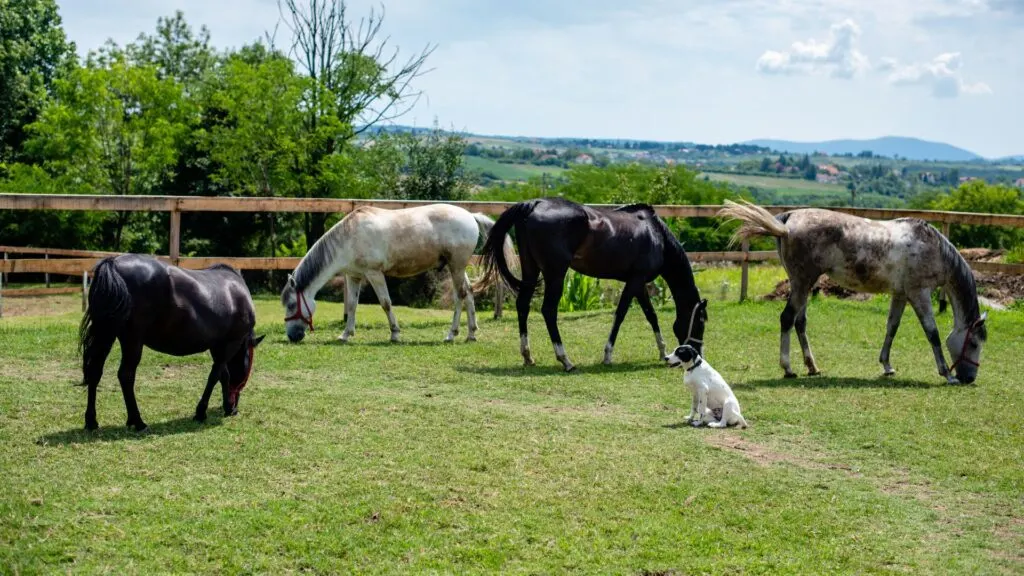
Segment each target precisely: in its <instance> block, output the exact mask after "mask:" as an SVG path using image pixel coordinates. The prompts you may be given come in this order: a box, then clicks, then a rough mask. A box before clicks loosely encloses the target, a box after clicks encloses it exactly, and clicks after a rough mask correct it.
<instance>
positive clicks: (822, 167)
mask: <svg viewBox="0 0 1024 576" xmlns="http://www.w3.org/2000/svg"><path fill="white" fill-rule="evenodd" d="M818 174H825V175H826V176H832V177H835V178H838V177H839V168H836V167H835V166H834V165H832V164H819V165H818Z"/></svg>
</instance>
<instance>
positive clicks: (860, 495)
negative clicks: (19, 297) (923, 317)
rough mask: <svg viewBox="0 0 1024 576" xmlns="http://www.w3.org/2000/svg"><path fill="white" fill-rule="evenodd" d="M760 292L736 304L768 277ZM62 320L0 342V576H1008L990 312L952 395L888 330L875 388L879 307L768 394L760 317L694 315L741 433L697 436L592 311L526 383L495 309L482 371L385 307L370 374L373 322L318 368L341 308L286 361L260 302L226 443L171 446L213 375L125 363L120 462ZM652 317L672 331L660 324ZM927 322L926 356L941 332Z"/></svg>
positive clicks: (641, 342)
mask: <svg viewBox="0 0 1024 576" xmlns="http://www.w3.org/2000/svg"><path fill="white" fill-rule="evenodd" d="M729 274H733V276H729ZM754 277H755V280H756V283H757V286H758V287H757V289H752V294H755V295H756V294H759V293H761V292H762V291H764V290H765V287H768V288H770V286H771V285H773V283H774V280H775V278H777V277H778V271H777V269H776V270H775V271H772V269H771V267H764V268H761V269H758V271H757V273H756V274H754ZM699 278H701V282H702V285H704V286H707V290H708V291H709V294H708V296H709V297H713V295H712V294H711V293H710V291H712V290H713V289H714V287H716V286H717V285H718V284H720V282H721V280H723V279H731V282H732V283H733V285H734V286H735V285H736V278H735V269H732V270H728V269H709V270H707V271H705V272H701V273H700V274H699ZM735 296H736V292H735V289H734V290H733V292H732V294H731V295H730V300H732V299H734V298H735ZM68 302H69V304H70V306H69V308H68V309H67V312H66V313H62V314H57V315H52V316H46V317H40V316H20V317H5V318H4V319H2V320H0V350H3V360H4V362H3V370H0V388H2V389H3V393H2V394H0V444H2V446H3V450H2V452H0V470H2V474H0V543H2V546H0V567H2V572H3V573H5V574H29V573H58V572H59V573H75V574H92V573H107V572H110V573H118V574H126V573H145V574H149V573H183V572H188V573H196V572H203V573H225V574H234V573H293V572H312V573H354V572H358V573H381V574H383V573H424V572H427V573H458V574H466V573H516V574H518V573H531V574H532V573H545V574H550V573H565V572H575V573H586V574H594V573H616V574H643V573H647V574H653V573H659V574H660V573H665V574H669V573H671V574H695V573H709V574H710V573H732V574H735V573H743V574H769V573H770V574H825V573H844V574H849V573H857V574H866V573H870V574H893V573H907V572H911V573H925V574H936V573H944V574H950V573H958V574H959V573H972V574H999V573H1006V574H1013V573H1016V574H1020V573H1021V571H1022V570H1024V554H1022V552H1021V551H1022V550H1024V501H1022V499H1021V495H1022V494H1024V468H1022V466H1021V462H1022V461H1024V421H1022V419H1021V418H1020V417H1019V414H1020V411H1021V408H1022V407H1024V387H1022V386H1021V383H1020V378H1019V372H1018V370H1019V365H1018V364H1017V362H1019V361H1020V352H1019V350H1020V348H1019V343H1020V342H1021V341H1022V338H1024V314H1022V313H1020V312H990V313H989V323H990V324H989V335H990V342H989V344H988V346H986V348H985V351H984V356H983V362H982V367H981V372H980V378H979V380H978V382H977V383H976V385H973V386H947V385H945V384H944V383H943V381H942V379H941V378H939V376H938V375H937V374H936V373H935V367H934V363H933V360H932V355H931V352H930V350H929V348H928V345H927V343H926V341H925V338H924V336H923V334H922V332H921V330H920V327H919V326H918V324H917V322H916V319H914V317H913V314H911V313H910V312H908V313H907V315H906V316H905V319H904V323H903V326H902V328H901V331H900V333H899V336H898V337H897V340H896V343H895V345H894V347H893V361H894V365H895V367H896V369H897V370H898V371H899V372H898V376H897V377H896V378H895V379H892V380H885V379H881V378H879V377H878V376H879V373H880V371H881V369H880V366H879V365H878V363H877V361H876V358H877V356H878V348H879V346H880V345H881V341H882V336H883V333H884V330H885V316H886V311H887V301H886V299H885V297H878V298H876V299H873V300H871V301H868V302H860V303H856V302H850V301H838V300H832V299H816V300H814V301H812V303H811V308H810V311H809V314H808V315H809V328H808V330H809V335H810V339H811V343H812V345H813V346H814V350H815V353H816V356H817V359H818V361H819V364H820V366H821V367H822V369H823V370H824V372H825V375H824V376H822V377H816V378H806V377H802V378H799V379H796V380H784V379H781V378H780V376H781V373H780V369H779V368H778V365H777V356H778V316H779V312H780V311H781V308H782V304H781V303H777V302H764V303H761V302H749V303H745V304H737V303H733V302H731V301H730V302H726V301H721V300H718V299H717V298H714V297H713V299H712V305H711V307H710V311H709V315H710V319H709V324H708V332H707V334H706V342H707V344H706V346H707V356H708V360H709V361H710V362H711V363H712V364H713V365H714V366H715V367H716V368H717V369H718V370H719V371H720V372H722V374H723V375H724V376H725V377H726V378H727V379H728V380H729V381H730V383H731V384H732V386H733V388H734V390H735V392H736V394H737V396H738V397H739V400H740V402H741V404H742V407H743V412H744V414H745V416H746V418H747V420H748V421H749V422H750V425H751V426H750V428H747V429H746V430H737V429H729V430H708V429H693V428H690V427H687V426H685V425H683V424H682V419H683V417H684V416H685V414H686V412H687V410H688V408H689V404H688V403H689V398H688V397H687V395H686V393H685V392H684V390H683V386H682V373H681V372H680V371H678V370H675V371H673V370H669V369H667V368H665V367H664V366H663V365H662V363H661V362H660V361H659V360H658V359H657V358H656V349H655V346H654V339H653V337H652V336H651V332H650V329H649V328H648V326H647V323H646V322H645V320H644V318H643V314H641V313H640V312H639V310H638V309H636V308H635V307H634V309H633V310H631V311H630V314H629V316H628V317H627V319H626V322H625V323H624V325H623V328H622V331H621V333H620V336H619V344H618V346H617V348H616V350H615V363H614V364H613V365H612V366H607V367H606V366H602V365H601V364H600V359H601V356H602V349H603V346H604V341H605V338H606V337H607V332H608V329H609V328H610V325H611V316H612V311H611V310H600V311H595V312H583V313H578V314H572V315H562V322H561V329H562V333H563V337H564V340H565V345H566V348H567V351H568V353H569V354H570V357H571V358H572V360H573V361H574V362H576V363H577V364H578V366H579V370H578V372H577V373H573V374H565V373H562V372H561V371H560V369H559V366H558V365H557V363H556V361H555V359H554V355H553V354H552V352H551V347H550V345H549V341H548V338H547V335H546V332H545V330H544V325H543V321H542V319H541V316H540V314H537V313H534V314H533V315H531V318H530V330H531V337H532V347H533V351H534V356H535V357H536V359H537V361H538V365H537V366H535V367H532V368H528V369H526V368H523V367H522V365H521V358H520V356H519V346H518V341H519V339H518V334H517V329H516V320H515V312H514V311H511V310H510V311H508V312H507V314H506V316H505V318H504V319H502V320H493V319H491V318H490V314H489V313H488V314H482V315H481V328H480V333H479V338H480V340H479V341H478V342H475V343H465V342H463V341H461V338H460V341H459V342H458V343H456V344H450V345H443V344H442V343H441V339H442V338H443V337H444V334H445V331H446V326H447V324H448V323H449V322H450V315H451V312H450V311H447V310H412V309H406V308H399V309H397V310H396V314H397V317H398V321H399V323H400V325H401V326H402V328H403V334H402V336H403V338H404V343H402V344H397V345H393V344H389V343H388V341H387V340H388V330H387V324H386V320H385V318H384V315H383V313H382V312H381V311H380V309H379V308H377V307H375V306H361V307H360V308H359V310H358V331H357V333H356V335H355V337H354V340H353V341H352V342H350V343H349V344H345V345H341V344H338V343H337V342H336V341H335V337H336V336H337V335H338V334H339V333H340V331H341V328H342V326H341V306H340V305H339V304H330V303H322V304H321V305H320V306H319V307H318V309H317V331H316V332H315V333H313V334H312V335H311V336H310V337H308V338H307V339H306V341H304V342H303V343H301V344H299V345H291V344H288V343H287V342H286V340H285V337H284V332H283V326H282V322H281V320H280V318H281V315H282V312H281V310H280V306H279V304H278V303H277V302H276V300H275V299H274V298H273V297H271V296H267V297H260V298H259V299H258V302H257V305H258V312H259V318H260V322H259V326H258V330H259V332H260V333H264V332H265V333H267V334H269V335H268V337H267V339H266V340H265V341H264V342H263V344H262V345H261V346H260V348H258V349H257V354H256V365H255V369H254V371H253V376H252V380H251V381H250V384H249V387H248V388H246V390H245V391H244V392H243V394H242V397H241V404H240V414H239V415H238V416H237V417H234V418H229V419H222V418H221V417H220V416H219V415H218V413H219V411H220V410H219V408H214V407H213V406H211V413H210V420H209V421H208V422H207V423H206V424H202V425H200V424H196V423H193V422H192V421H191V420H190V417H191V415H192V412H193V410H194V407H195V403H196V401H197V400H198V398H199V395H200V393H201V387H202V383H203V381H204V379H205V375H206V372H207V370H208V363H207V359H206V358H205V357H201V356H195V357H187V358H173V357H169V356H164V355H160V354H156V353H153V352H151V351H147V352H146V353H145V355H144V357H143V363H142V365H141V366H140V369H139V373H138V385H137V393H138V397H139V404H140V408H141V410H142V415H143V418H144V419H145V420H146V421H147V422H148V424H149V425H150V430H149V431H148V432H146V433H143V434H135V433H130V432H128V431H126V430H125V429H124V428H123V424H124V420H125V412H124V404H123V401H122V398H121V392H120V389H119V387H118V385H117V381H116V377H115V374H116V371H117V368H116V366H117V359H118V357H119V353H118V352H117V350H116V349H115V352H114V353H113V354H112V356H111V358H110V359H109V360H108V363H107V371H106V375H105V377H104V380H103V383H102V385H101V387H100V391H99V403H98V416H99V421H100V426H101V428H100V430H99V431H98V432H97V433H86V432H84V431H82V430H81V427H82V424H83V413H84V409H85V393H84V391H83V390H82V389H81V388H78V387H74V386H73V384H74V383H76V382H78V381H79V379H80V371H79V361H78V359H77V358H76V355H75V334H76V328H77V321H78V318H79V314H78V313H77V310H75V309H74V307H73V306H74V303H75V301H74V299H69V300H68ZM659 315H660V318H661V322H662V325H663V326H665V327H666V329H667V327H668V326H670V325H671V322H672V311H671V310H669V309H661V310H660V311H659ZM463 318H465V316H463ZM939 322H940V327H941V330H942V333H943V335H945V333H946V332H947V331H948V329H949V322H950V316H949V314H945V315H943V316H941V317H940V319H939ZM462 335H463V336H464V335H465V328H463V333H462ZM795 342H796V340H795V338H794V346H795ZM797 349H798V348H797ZM798 358H799V356H798V355H797V356H796V357H795V361H796V365H799V364H800V362H799V359H798ZM216 396H217V394H215V397H216Z"/></svg>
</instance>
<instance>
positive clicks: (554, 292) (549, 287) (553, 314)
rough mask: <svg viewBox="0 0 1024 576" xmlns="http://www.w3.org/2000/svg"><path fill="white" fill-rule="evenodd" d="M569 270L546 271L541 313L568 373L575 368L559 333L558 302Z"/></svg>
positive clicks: (557, 354)
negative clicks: (563, 281)
mask: <svg viewBox="0 0 1024 576" xmlns="http://www.w3.org/2000/svg"><path fill="white" fill-rule="evenodd" d="M568 271H569V270H568V268H562V269H561V271H560V272H559V271H558V270H545V271H544V303H543V304H541V307H540V312H541V314H543V315H544V323H545V324H547V327H548V336H549V337H550V338H551V344H552V345H553V346H554V348H555V358H557V359H558V361H559V362H561V363H562V366H563V367H564V368H565V371H566V372H572V371H573V369H574V368H576V367H575V366H573V364H572V362H570V361H569V357H568V356H567V355H566V354H565V346H562V335H561V334H559V332H558V302H559V300H561V299H562V280H564V278H565V274H566V272H568Z"/></svg>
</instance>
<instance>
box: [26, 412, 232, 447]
mask: <svg viewBox="0 0 1024 576" xmlns="http://www.w3.org/2000/svg"><path fill="white" fill-rule="evenodd" d="M223 421H224V418H223V416H218V415H215V414H213V413H212V411H211V413H210V414H209V415H208V416H207V418H206V422H196V421H195V420H193V419H192V417H191V416H188V417H184V418H175V419H174V420H168V421H166V422H159V423H157V424H150V425H149V427H148V428H146V429H145V430H144V431H142V432H135V431H134V430H132V429H130V428H127V427H125V426H101V427H100V429H99V430H94V431H89V430H85V429H83V428H72V429H70V430H64V431H62V432H54V433H52V434H47V435H45V436H40V437H39V438H38V439H36V444H38V445H40V446H70V445H73V444H92V443H94V442H118V441H122V440H142V439H144V438H146V437H147V436H173V435H175V434H195V433H197V432H204V431H206V430H209V429H212V428H216V427H217V426H220V425H221V424H223Z"/></svg>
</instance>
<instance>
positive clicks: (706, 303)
mask: <svg viewBox="0 0 1024 576" xmlns="http://www.w3.org/2000/svg"><path fill="white" fill-rule="evenodd" d="M700 307H701V308H707V307H708V299H707V298H704V299H703V300H701V301H700Z"/></svg>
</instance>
